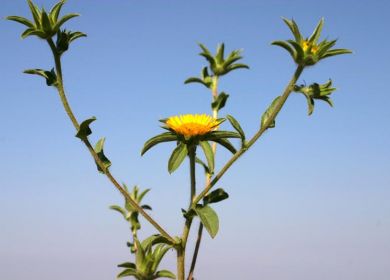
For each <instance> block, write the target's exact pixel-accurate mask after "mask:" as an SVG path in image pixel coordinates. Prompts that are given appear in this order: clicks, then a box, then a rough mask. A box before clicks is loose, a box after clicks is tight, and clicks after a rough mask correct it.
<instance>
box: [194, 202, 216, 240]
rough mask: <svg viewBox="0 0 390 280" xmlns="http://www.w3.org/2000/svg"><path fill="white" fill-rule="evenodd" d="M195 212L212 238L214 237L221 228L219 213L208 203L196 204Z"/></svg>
mask: <svg viewBox="0 0 390 280" xmlns="http://www.w3.org/2000/svg"><path fill="white" fill-rule="evenodd" d="M194 210H195V212H196V214H197V215H198V217H199V219H200V220H201V222H202V224H203V225H204V227H205V228H206V230H207V231H208V233H209V234H210V236H211V238H214V237H215V236H216V235H217V233H218V229H219V220H218V216H217V213H215V211H214V210H213V209H212V208H211V207H210V206H208V205H204V206H203V205H200V204H198V205H196V206H195V209H194Z"/></svg>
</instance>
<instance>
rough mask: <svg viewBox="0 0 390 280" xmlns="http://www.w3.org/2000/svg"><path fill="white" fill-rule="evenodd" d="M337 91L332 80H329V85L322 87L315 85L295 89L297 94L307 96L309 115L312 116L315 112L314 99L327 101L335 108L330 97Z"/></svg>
mask: <svg viewBox="0 0 390 280" xmlns="http://www.w3.org/2000/svg"><path fill="white" fill-rule="evenodd" d="M335 90H336V88H334V87H332V80H329V81H328V82H327V83H325V84H322V85H320V84H317V83H313V84H311V85H309V86H305V85H300V86H298V85H296V86H295V87H294V91H295V92H300V93H302V94H303V95H305V97H306V99H307V104H308V114H309V115H311V114H312V113H313V110H314V99H317V100H322V101H325V102H326V103H328V104H329V105H330V106H331V107H333V102H332V100H331V99H330V97H329V95H331V94H332V93H333V92H334V91H335Z"/></svg>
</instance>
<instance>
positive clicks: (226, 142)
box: [212, 138, 237, 154]
mask: <svg viewBox="0 0 390 280" xmlns="http://www.w3.org/2000/svg"><path fill="white" fill-rule="evenodd" d="M212 141H214V142H215V143H218V144H219V145H221V146H223V147H225V148H226V149H228V150H229V151H230V152H231V153H232V154H235V153H237V150H236V148H234V146H233V145H232V143H230V141H229V140H227V139H223V138H220V139H214V140H212Z"/></svg>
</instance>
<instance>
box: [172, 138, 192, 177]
mask: <svg viewBox="0 0 390 280" xmlns="http://www.w3.org/2000/svg"><path fill="white" fill-rule="evenodd" d="M187 154H188V151H187V145H185V144H183V143H180V144H179V145H177V147H176V148H175V149H174V150H173V152H172V155H171V157H170V158H169V161H168V172H169V173H172V172H174V171H175V170H176V169H177V168H178V167H179V166H180V165H181V164H182V162H183V161H184V159H185V158H186V156H187Z"/></svg>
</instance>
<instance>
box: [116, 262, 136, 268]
mask: <svg viewBox="0 0 390 280" xmlns="http://www.w3.org/2000/svg"><path fill="white" fill-rule="evenodd" d="M118 267H122V268H133V269H135V268H136V267H135V264H134V263H131V262H125V263H121V264H118Z"/></svg>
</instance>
